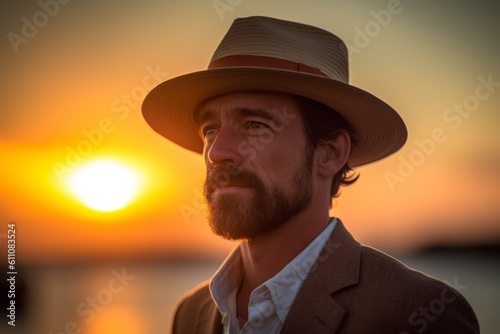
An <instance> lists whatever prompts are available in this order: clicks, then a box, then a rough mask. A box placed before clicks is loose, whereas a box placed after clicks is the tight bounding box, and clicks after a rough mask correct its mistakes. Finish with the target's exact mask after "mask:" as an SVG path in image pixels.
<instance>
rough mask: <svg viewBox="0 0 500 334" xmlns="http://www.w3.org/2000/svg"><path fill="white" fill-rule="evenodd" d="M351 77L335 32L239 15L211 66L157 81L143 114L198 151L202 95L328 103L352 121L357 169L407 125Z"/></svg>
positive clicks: (401, 138)
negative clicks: (279, 95)
mask: <svg viewBox="0 0 500 334" xmlns="http://www.w3.org/2000/svg"><path fill="white" fill-rule="evenodd" d="M348 77H349V75H348V53H347V48H346V46H345V44H344V43H343V42H342V40H341V39H339V38H338V37H337V36H335V35H333V34H331V33H330V32H327V31H325V30H322V29H319V28H316V27H313V26H309V25H305V24H301V23H296V22H289V21H283V20H279V19H275V18H269V17H261V16H254V17H248V18H239V19H236V20H235V21H234V22H233V24H232V25H231V27H230V28H229V31H228V32H227V34H226V35H225V36H224V38H223V39H222V41H221V43H220V44H219V46H218V48H217V50H215V53H214V55H213V57H212V59H211V61H210V64H209V65H208V69H207V70H204V71H199V72H194V73H190V74H185V75H182V76H179V77H176V78H173V79H170V80H167V81H165V82H163V83H161V84H159V85H158V86H157V87H155V88H154V89H153V90H152V91H151V92H150V93H149V94H148V95H147V96H146V98H145V100H144V103H143V105H142V112H143V115H144V118H145V119H146V121H147V122H148V124H149V125H150V126H151V127H152V128H153V129H154V130H155V131H156V132H158V133H159V134H161V135H162V136H164V137H166V138H167V139H169V140H171V141H173V142H175V143H177V144H178V145H180V146H182V147H184V148H186V149H188V150H191V151H194V152H198V153H201V152H202V151H203V141H202V140H201V138H200V137H199V134H198V126H197V124H196V121H195V119H194V113H195V111H196V110H197V107H198V105H199V104H200V103H201V102H202V101H204V100H206V99H208V98H211V97H214V96H217V95H221V94H225V93H230V92H237V91H249V90H266V91H277V92H284V93H290V94H296V95H301V96H304V97H307V98H309V99H313V100H316V101H318V102H321V103H323V104H325V105H327V106H329V107H331V108H332V109H333V110H335V111H336V112H338V113H339V114H340V115H342V116H343V117H344V118H345V119H346V120H347V122H348V123H349V124H350V125H351V126H352V128H353V130H354V131H355V133H356V140H357V144H356V145H355V146H353V147H352V149H351V155H350V158H349V164H350V166H351V167H355V166H360V165H364V164H367V163H370V162H373V161H376V160H379V159H382V158H384V157H386V156H388V155H390V154H392V153H394V152H396V151H397V150H398V149H399V148H401V146H403V144H404V143H405V141H406V138H407V131H406V127H405V124H404V122H403V120H402V119H401V117H400V116H399V115H398V113H397V112H396V111H395V110H394V109H393V108H391V107H390V106H389V105H387V104H386V103H385V102H383V101H382V100H380V99H378V98H377V97H375V96H373V95H372V94H370V93H368V92H365V91H364V90H361V89H359V88H356V87H354V86H351V85H349V83H348V80H349V79H348ZM311 112H313V111H311Z"/></svg>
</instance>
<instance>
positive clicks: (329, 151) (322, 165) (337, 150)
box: [316, 130, 351, 177]
mask: <svg viewBox="0 0 500 334" xmlns="http://www.w3.org/2000/svg"><path fill="white" fill-rule="evenodd" d="M316 152H317V154H318V171H319V174H320V175H321V176H323V177H330V176H333V175H335V174H336V173H337V172H338V171H339V170H340V169H341V168H342V167H343V166H344V165H345V163H346V162H347V160H348V159H349V154H350V152H351V137H349V133H348V132H347V131H345V130H343V131H342V132H340V133H339V135H338V136H336V137H335V138H333V139H329V140H326V141H322V142H321V143H319V144H318V147H317V148H316Z"/></svg>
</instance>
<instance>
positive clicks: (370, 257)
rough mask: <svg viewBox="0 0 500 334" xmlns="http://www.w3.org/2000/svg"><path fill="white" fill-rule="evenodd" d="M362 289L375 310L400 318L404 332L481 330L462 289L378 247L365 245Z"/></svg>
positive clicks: (362, 258) (363, 249) (359, 286)
mask: <svg viewBox="0 0 500 334" xmlns="http://www.w3.org/2000/svg"><path fill="white" fill-rule="evenodd" d="M358 289H359V292H361V293H363V294H364V296H365V297H364V298H365V301H366V303H367V304H369V305H370V306H369V308H370V312H371V313H372V314H375V315H376V314H380V315H382V314H383V313H385V314H392V315H395V316H397V317H398V318H399V319H398V320H399V321H401V323H400V326H401V327H400V328H402V329H401V333H421V332H423V331H426V333H441V332H448V333H479V325H478V322H477V318H476V315H475V314H474V311H473V310H472V308H471V306H470V304H469V303H468V302H467V300H466V299H465V298H464V297H463V296H462V294H460V292H459V291H457V290H456V289H455V288H454V287H452V286H450V285H448V284H446V283H445V282H443V281H440V280H438V279H435V278H433V277H431V276H428V275H426V274H424V273H422V272H419V271H416V270H414V269H411V268H410V267H408V266H406V265H405V264H403V263H402V262H400V261H398V260H397V259H395V258H393V257H391V256H389V255H387V254H385V253H382V252H380V251H378V250H376V249H374V248H370V247H366V246H361V257H360V277H359V285H358ZM375 318H377V316H375ZM403 329H404V330H403Z"/></svg>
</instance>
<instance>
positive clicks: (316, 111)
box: [295, 95, 359, 203]
mask: <svg viewBox="0 0 500 334" xmlns="http://www.w3.org/2000/svg"><path fill="white" fill-rule="evenodd" d="M295 99H296V102H297V104H298V105H299V109H300V112H301V115H302V119H303V120H304V128H305V129H304V130H305V133H306V136H307V139H308V141H309V144H310V145H311V147H312V148H316V147H317V146H318V144H320V143H321V142H324V141H327V140H329V139H333V138H336V137H337V136H338V135H339V134H340V133H341V132H342V131H347V132H348V134H349V137H350V138H351V143H352V144H354V145H355V144H356V136H355V133H354V131H353V130H352V127H351V126H350V125H349V123H348V122H347V121H346V120H345V119H344V118H343V117H342V116H340V115H339V114H338V113H337V112H336V111H335V110H333V109H332V108H330V107H328V106H326V105H324V104H322V103H320V102H317V101H314V100H311V99H308V98H306V97H303V96H298V95H295ZM358 178H359V174H358V173H356V172H354V171H353V170H352V168H351V167H349V164H348V163H347V162H346V164H345V165H344V166H342V168H341V169H340V170H339V171H338V172H337V173H336V174H335V176H334V177H333V181H332V187H331V191H330V196H331V203H333V199H334V198H335V197H338V196H339V195H340V190H339V188H340V186H348V185H351V184H353V183H354V182H356V181H357V180H358Z"/></svg>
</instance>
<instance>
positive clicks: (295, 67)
mask: <svg viewBox="0 0 500 334" xmlns="http://www.w3.org/2000/svg"><path fill="white" fill-rule="evenodd" d="M244 66H249V67H266V68H272V69H280V70H289V71H295V72H303V73H310V74H315V75H320V76H323V77H327V78H328V76H327V75H326V74H325V73H323V72H321V70H320V69H319V68H316V67H312V66H308V65H306V64H302V63H297V62H294V61H290V60H285V59H280V58H273V57H266V56H253V55H236V56H227V57H222V58H219V59H217V60H214V61H212V62H211V63H210V65H208V68H209V69H214V68H224V67H244Z"/></svg>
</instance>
